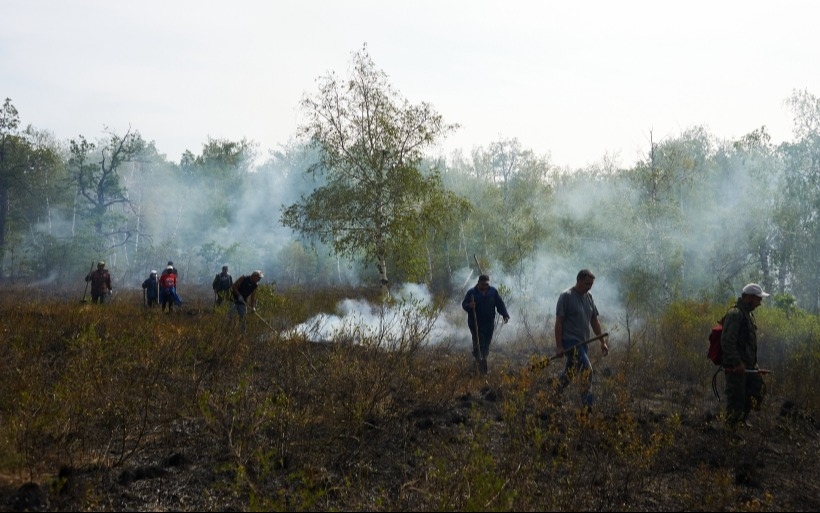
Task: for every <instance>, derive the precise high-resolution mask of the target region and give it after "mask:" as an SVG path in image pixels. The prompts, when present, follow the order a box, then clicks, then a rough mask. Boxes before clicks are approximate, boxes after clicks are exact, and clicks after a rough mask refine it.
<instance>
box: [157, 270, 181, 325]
mask: <svg viewBox="0 0 820 513" xmlns="http://www.w3.org/2000/svg"><path fill="white" fill-rule="evenodd" d="M173 268H174V267H173V266H171V265H169V266H168V267H166V268H165V270H166V272H163V273H162V276H160V278H159V297H160V306H161V307H162V311H163V312H164V311H165V307H166V306H167V307H168V313H171V312H172V311H173V310H174V302H175V294H176V288H177V275H176V274H175V273H173V272H171V271H172V270H173Z"/></svg>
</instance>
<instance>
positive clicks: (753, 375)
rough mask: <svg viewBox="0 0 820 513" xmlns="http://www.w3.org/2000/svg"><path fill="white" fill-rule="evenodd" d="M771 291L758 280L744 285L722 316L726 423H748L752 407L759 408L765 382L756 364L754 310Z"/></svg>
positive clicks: (763, 394) (732, 425) (736, 424)
mask: <svg viewBox="0 0 820 513" xmlns="http://www.w3.org/2000/svg"><path fill="white" fill-rule="evenodd" d="M764 297H769V294H767V293H765V292H763V289H762V288H761V287H760V285H758V284H757V283H750V284H748V285H746V286H745V287H743V291H742V292H741V295H740V297H739V298H738V300H737V303H735V306H734V307H732V308H730V309H729V311H728V312H727V313H726V317H724V318H723V334H722V335H721V337H720V348H721V350H722V351H723V371H724V374H725V375H726V388H725V390H726V425H727V426H728V427H730V428H736V427H739V426H741V425H746V418H747V417H748V416H749V412H750V411H752V410H757V409H760V405H761V403H762V402H763V398H764V397H765V395H766V384H765V383H764V382H763V376H761V374H760V373H759V372H754V371H756V370H759V367H758V366H757V324H755V317H754V314H753V313H752V312H753V310H754V309H755V308H757V307H758V306H760V303H762V302H763V298H764Z"/></svg>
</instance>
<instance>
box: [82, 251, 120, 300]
mask: <svg viewBox="0 0 820 513" xmlns="http://www.w3.org/2000/svg"><path fill="white" fill-rule="evenodd" d="M85 281H90V282H91V302H92V303H98V304H103V303H104V302H105V300H106V298H107V297H109V295H110V294H111V292H113V291H114V289H113V287H111V274H109V272H108V269H106V268H105V262H103V261H102V260H100V261H99V262H97V269H95V270H94V271H91V272H90V273H88V274H87V275H86V277H85Z"/></svg>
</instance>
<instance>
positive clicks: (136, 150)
mask: <svg viewBox="0 0 820 513" xmlns="http://www.w3.org/2000/svg"><path fill="white" fill-rule="evenodd" d="M144 146H145V143H144V141H143V140H142V138H141V137H140V135H139V133H137V132H131V130H130V129H129V130H128V132H126V134H125V135H124V136H122V137H120V136H118V135H116V134H110V139H109V140H108V142H107V144H106V145H105V146H104V147H103V148H102V149H101V151H100V152H99V153H96V149H97V145H96V144H94V143H91V142H88V141H87V140H86V139H85V137H83V136H82V135H81V136H79V138H78V139H76V140H75V139H72V140H71V141H70V151H71V157H70V159H69V167H70V169H71V173H72V179H73V182H74V184H75V185H76V187H77V194H78V195H79V196H80V197H81V198H84V199H85V200H86V203H85V204H84V206H85V209H84V210H85V211H86V212H87V213H88V214H89V216H90V220H91V223H92V224H93V226H94V230H95V232H96V233H97V235H98V236H116V237H117V239H118V240H119V244H124V243H125V242H126V241H127V240H128V238H129V237H130V236H131V232H130V230H127V229H122V228H121V224H120V222H121V219H120V218H119V216H117V215H114V214H113V212H112V210H111V207H112V206H114V205H118V204H122V205H125V206H130V202H129V199H128V194H127V190H126V189H125V187H124V186H123V185H122V184H121V177H120V173H121V171H122V168H123V166H124V165H125V164H126V163H128V162H130V161H132V160H133V159H135V158H136V157H137V155H139V154H140V152H141V151H142V150H143V148H144ZM96 159H99V160H96ZM107 225H108V226H107ZM115 245H118V244H115Z"/></svg>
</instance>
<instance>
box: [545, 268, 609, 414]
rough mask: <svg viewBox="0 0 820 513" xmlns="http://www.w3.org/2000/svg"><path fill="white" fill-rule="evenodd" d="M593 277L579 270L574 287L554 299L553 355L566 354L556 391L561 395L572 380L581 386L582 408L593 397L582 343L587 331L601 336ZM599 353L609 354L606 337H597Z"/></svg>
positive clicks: (585, 353) (587, 359)
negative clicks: (593, 289)
mask: <svg viewBox="0 0 820 513" xmlns="http://www.w3.org/2000/svg"><path fill="white" fill-rule="evenodd" d="M594 282H595V275H594V274H592V272H591V271H590V270H589V269H581V270H580V271H579V272H578V274H577V275H576V277H575V285H573V286H572V287H570V288H568V289H566V290H565V291H563V292H562V293H561V294H560V295H559V296H558V303H557V304H556V306H555V348H556V354H557V356H561V355H566V364H565V365H564V371H563V372H562V373H561V376H560V377H559V378H558V392H559V393H560V392H562V391H563V390H564V389H565V388H566V387H567V386H568V385H569V384H570V382H572V381H573V380H575V379H580V380H581V383H582V385H583V388H582V391H581V403H582V405H583V406H584V408H586V409H590V408H592V405H593V403H594V402H595V396H594V395H593V393H592V364H591V363H590V361H589V348H588V346H587V345H586V344H582V342H585V341H586V340H588V339H589V338H590V336H589V330H590V327H592V331H593V332H594V333H595V335H596V336H600V335H601V334H602V331H601V324H600V323H599V322H598V307H597V306H595V300H594V299H593V298H592V294H591V293H590V290H591V289H592V284H593V283H594ZM601 351H602V352H603V354H604V356H606V355H607V354H608V353H609V345H608V344H607V341H606V338H605V337H604V338H601Z"/></svg>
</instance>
